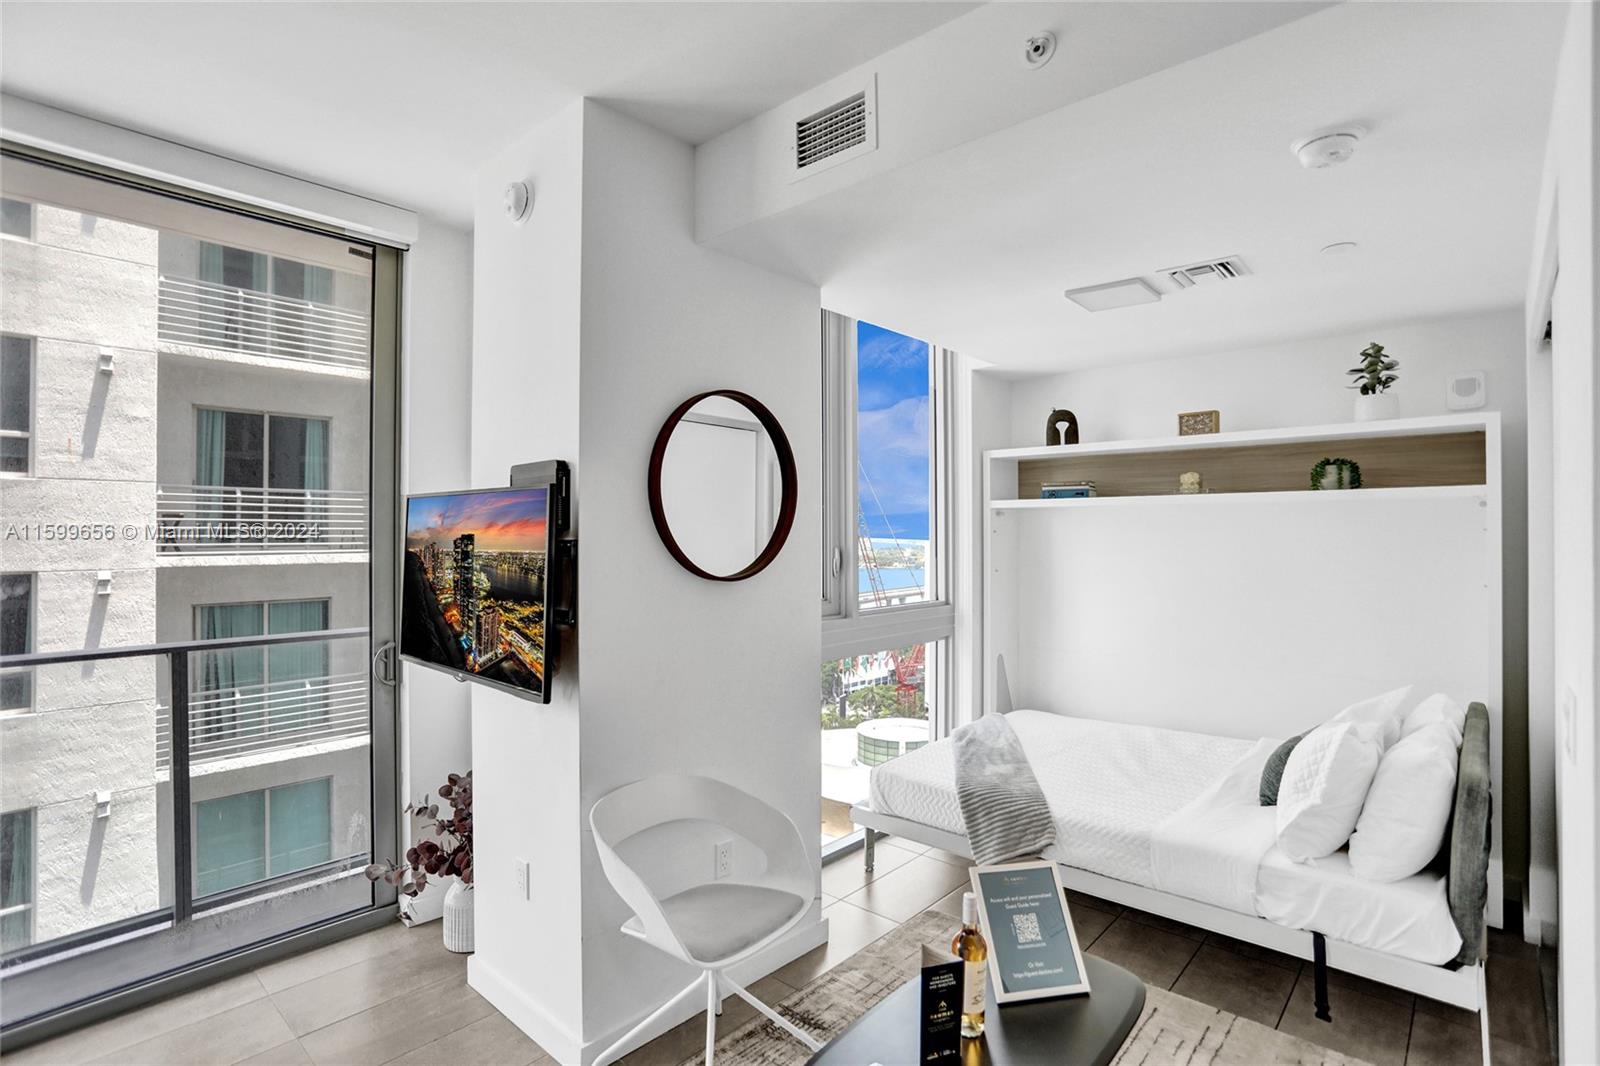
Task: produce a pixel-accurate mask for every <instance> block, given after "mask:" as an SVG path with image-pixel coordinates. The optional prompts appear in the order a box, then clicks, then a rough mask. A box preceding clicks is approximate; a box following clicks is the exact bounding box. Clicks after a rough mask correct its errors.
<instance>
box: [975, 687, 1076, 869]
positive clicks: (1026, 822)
mask: <svg viewBox="0 0 1600 1066" xmlns="http://www.w3.org/2000/svg"><path fill="white" fill-rule="evenodd" d="M951 739H953V740H954V741H955V756H956V799H957V800H958V801H959V802H960V804H961V820H962V821H963V822H965V823H966V826H967V840H968V842H969V843H970V844H971V845H972V857H973V858H974V859H976V860H977V861H978V862H979V863H980V864H985V865H986V864H989V863H997V862H1006V861H1008V860H1010V859H1019V858H1023V857H1032V856H1036V855H1038V854H1039V853H1040V852H1041V851H1043V850H1044V849H1045V848H1047V847H1049V846H1050V845H1051V844H1054V843H1055V840H1056V826H1055V822H1054V821H1052V820H1051V818H1050V805H1049V803H1047V802H1046V801H1045V798H1044V790H1043V789H1041V788H1040V787H1039V781H1038V779H1037V778H1035V777H1034V776H1033V768H1032V767H1030V766H1029V765H1028V757H1027V755H1025V754H1023V751H1022V741H1020V740H1018V739H1017V734H1016V730H1014V729H1012V728H1011V723H1010V722H1008V721H1006V719H1005V716H1004V715H999V714H991V715H987V716H985V717H983V718H980V719H978V720H977V721H976V722H973V723H972V724H971V725H966V726H962V727H961V728H960V729H958V730H956V731H955V733H953V734H952V735H951Z"/></svg>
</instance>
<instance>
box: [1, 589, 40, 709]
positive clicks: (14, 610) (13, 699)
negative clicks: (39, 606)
mask: <svg viewBox="0 0 1600 1066" xmlns="http://www.w3.org/2000/svg"><path fill="white" fill-rule="evenodd" d="M31 651H33V575H32V574H0V655H27V654H28V653H29V652H31ZM32 707H33V668H32V667H31V666H17V667H12V668H11V669H9V670H6V671H4V672H0V711H16V710H31V709H32Z"/></svg>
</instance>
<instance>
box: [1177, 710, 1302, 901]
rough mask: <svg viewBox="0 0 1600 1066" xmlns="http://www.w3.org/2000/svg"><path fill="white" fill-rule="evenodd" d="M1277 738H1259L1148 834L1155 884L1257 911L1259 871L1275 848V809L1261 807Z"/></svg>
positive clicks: (1197, 897) (1180, 892)
mask: <svg viewBox="0 0 1600 1066" xmlns="http://www.w3.org/2000/svg"><path fill="white" fill-rule="evenodd" d="M1277 746H1278V741H1276V740H1270V739H1263V740H1258V741H1257V742H1256V744H1255V746H1254V747H1252V748H1251V749H1250V750H1249V751H1247V752H1246V753H1245V754H1244V755H1243V756H1242V757H1241V758H1240V759H1239V761H1238V762H1236V763H1234V764H1233V766H1232V767H1230V768H1229V769H1228V771H1227V772H1226V773H1224V774H1223V775H1222V776H1221V777H1220V778H1218V779H1217V780H1216V781H1215V782H1214V783H1213V784H1212V785H1211V787H1210V788H1207V789H1206V790H1205V791H1204V792H1202V793H1201V794H1200V795H1198V796H1196V797H1195V798H1194V799H1193V800H1192V801H1191V802H1189V803H1188V804H1185V805H1184V806H1183V807H1182V808H1181V809H1179V810H1178V811H1176V812H1174V813H1173V815H1172V816H1171V817H1170V818H1168V819H1167V820H1166V821H1164V822H1162V823H1161V824H1160V825H1158V826H1156V827H1155V830H1154V832H1153V833H1152V834H1151V838H1150V867H1151V874H1152V881H1151V884H1152V885H1153V887H1155V888H1159V889H1160V890H1161V891H1163V892H1171V893H1173V894H1174V895H1179V896H1188V897H1189V898H1190V899H1197V900H1199V901H1200V902H1201V903H1210V904H1212V905H1213V906H1217V907H1226V908H1228V909H1229V910H1232V911H1238V912H1240V913H1241V914H1252V913H1254V912H1255V899H1256V871H1257V870H1258V869H1259V868H1260V866H1261V857H1262V856H1263V855H1265V854H1266V853H1267V851H1268V850H1270V849H1272V848H1274V847H1276V846H1277V841H1278V825H1277V815H1276V812H1277V808H1275V807H1263V806H1261V768H1262V766H1263V765H1265V763H1266V761H1267V758H1268V756H1270V755H1271V754H1272V752H1273V749H1275V748H1276V747H1277Z"/></svg>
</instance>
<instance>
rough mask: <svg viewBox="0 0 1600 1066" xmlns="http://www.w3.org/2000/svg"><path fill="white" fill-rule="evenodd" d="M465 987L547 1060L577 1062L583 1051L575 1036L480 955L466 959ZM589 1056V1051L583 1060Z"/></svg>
mask: <svg viewBox="0 0 1600 1066" xmlns="http://www.w3.org/2000/svg"><path fill="white" fill-rule="evenodd" d="M467 984H468V985H470V986H471V987H472V990H473V991H475V992H477V993H478V995H480V996H482V997H483V998H484V999H486V1000H488V1001H489V1004H490V1005H491V1006H492V1007H494V1009H495V1010H497V1011H499V1012H500V1013H501V1014H504V1015H505V1016H506V1018H507V1019H509V1020H510V1022H511V1024H512V1025H515V1026H516V1027H517V1028H518V1029H521V1030H522V1031H523V1032H524V1033H526V1034H527V1036H528V1039H529V1040H532V1041H533V1042H534V1043H535V1044H538V1045H539V1046H540V1047H541V1048H543V1049H544V1051H545V1053H546V1054H548V1055H549V1056H550V1057H551V1058H553V1059H555V1060H556V1061H557V1062H564V1063H572V1062H578V1061H579V1059H580V1057H581V1056H582V1051H583V1048H582V1041H581V1040H580V1039H579V1037H578V1035H577V1034H576V1033H573V1032H571V1031H570V1030H568V1029H567V1028H566V1026H564V1025H562V1024H561V1023H560V1022H558V1021H556V1019H554V1018H552V1017H551V1016H550V1015H549V1014H547V1013H546V1012H545V1011H544V1009H543V1008H542V1007H540V1006H539V1005H538V1004H537V1003H535V1002H534V1001H533V1000H531V999H529V998H528V997H527V996H526V995H524V994H523V993H522V991H521V990H520V989H518V988H517V987H516V985H514V984H512V983H511V982H510V981H508V980H506V978H505V976H504V975H503V974H501V973H500V972H499V971H498V970H496V969H495V968H494V967H492V966H490V965H489V964H488V963H486V962H484V961H483V957H482V956H481V955H476V954H475V955H472V956H470V957H469V958H468V959H467ZM593 1057H594V1053H593V1052H591V1053H590V1055H589V1056H587V1057H584V1058H583V1061H584V1062H587V1061H589V1059H590V1058H593Z"/></svg>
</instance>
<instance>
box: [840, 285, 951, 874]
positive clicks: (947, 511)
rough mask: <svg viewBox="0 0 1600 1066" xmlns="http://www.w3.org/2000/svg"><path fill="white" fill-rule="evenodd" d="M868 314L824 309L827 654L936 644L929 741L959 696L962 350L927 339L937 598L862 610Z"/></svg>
mask: <svg viewBox="0 0 1600 1066" xmlns="http://www.w3.org/2000/svg"><path fill="white" fill-rule="evenodd" d="M858 326H859V322H858V320H856V319H853V318H850V317H848V316H846V315H841V314H838V313H836V312H833V311H827V310H824V311H823V312H822V330H821V342H822V343H821V349H822V354H821V363H822V368H821V369H822V515H821V519H822V558H821V560H819V562H820V563H821V577H822V604H821V612H822V618H821V625H822V662H829V661H832V660H837V659H843V658H847V657H850V656H855V655H868V654H873V653H876V652H883V651H889V650H892V649H895V648H905V647H910V646H913V645H917V644H922V645H925V646H926V648H927V650H926V652H925V653H924V659H923V684H924V686H925V693H926V699H927V703H928V734H929V735H928V739H929V741H930V742H931V741H935V740H939V739H941V738H943V737H945V736H947V735H948V734H949V732H950V730H951V729H952V728H954V724H955V722H954V718H955V715H956V713H957V703H958V701H957V699H956V693H955V688H954V684H953V681H954V679H955V676H956V672H955V671H954V670H953V669H952V662H953V658H954V656H953V654H952V653H953V649H954V647H955V643H956V611H955V604H954V592H955V588H954V574H955V569H954V562H955V555H956V543H955V530H956V527H955V522H954V516H953V515H952V513H951V510H952V508H951V501H952V500H953V499H954V498H955V492H954V489H955V486H954V485H953V484H952V483H951V478H952V475H953V470H954V454H953V451H952V449H953V447H954V442H955V437H956V415H957V408H956V404H955V394H956V376H955V375H956V370H957V363H958V357H957V355H956V353H954V352H952V351H950V350H949V349H947V348H941V347H940V346H939V345H937V344H934V343H932V342H931V341H930V342H928V356H929V382H928V419H929V433H930V439H929V441H928V467H929V469H928V511H929V514H928V562H927V568H926V577H927V582H928V594H929V598H928V599H927V600H926V601H924V602H921V603H904V604H898V605H896V606H893V607H877V608H873V609H871V610H867V611H863V610H861V606H860V594H859V591H858V590H859V586H860V577H859V573H860V565H861V560H860V557H859V556H860V551H859V540H858V537H857V517H856V510H857V507H858V506H859V502H858V499H857V493H858V487H857V484H858V483H857V478H856V477H855V471H856V463H857V423H858V418H859V412H858V411H857V409H856V402H857V399H856V394H857V386H856V382H857V361H856V359H857V351H856V348H857V344H856V337H857V330H858ZM862 839H863V834H862V832H861V831H860V830H857V831H856V832H854V833H849V834H846V835H845V836H842V837H839V838H837V839H835V840H831V841H829V842H827V843H826V844H824V845H823V846H822V861H823V862H824V863H827V862H831V861H834V860H836V859H839V858H841V857H843V856H844V855H847V854H849V853H851V852H853V851H854V850H855V849H857V848H859V847H860V846H861V844H862Z"/></svg>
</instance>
